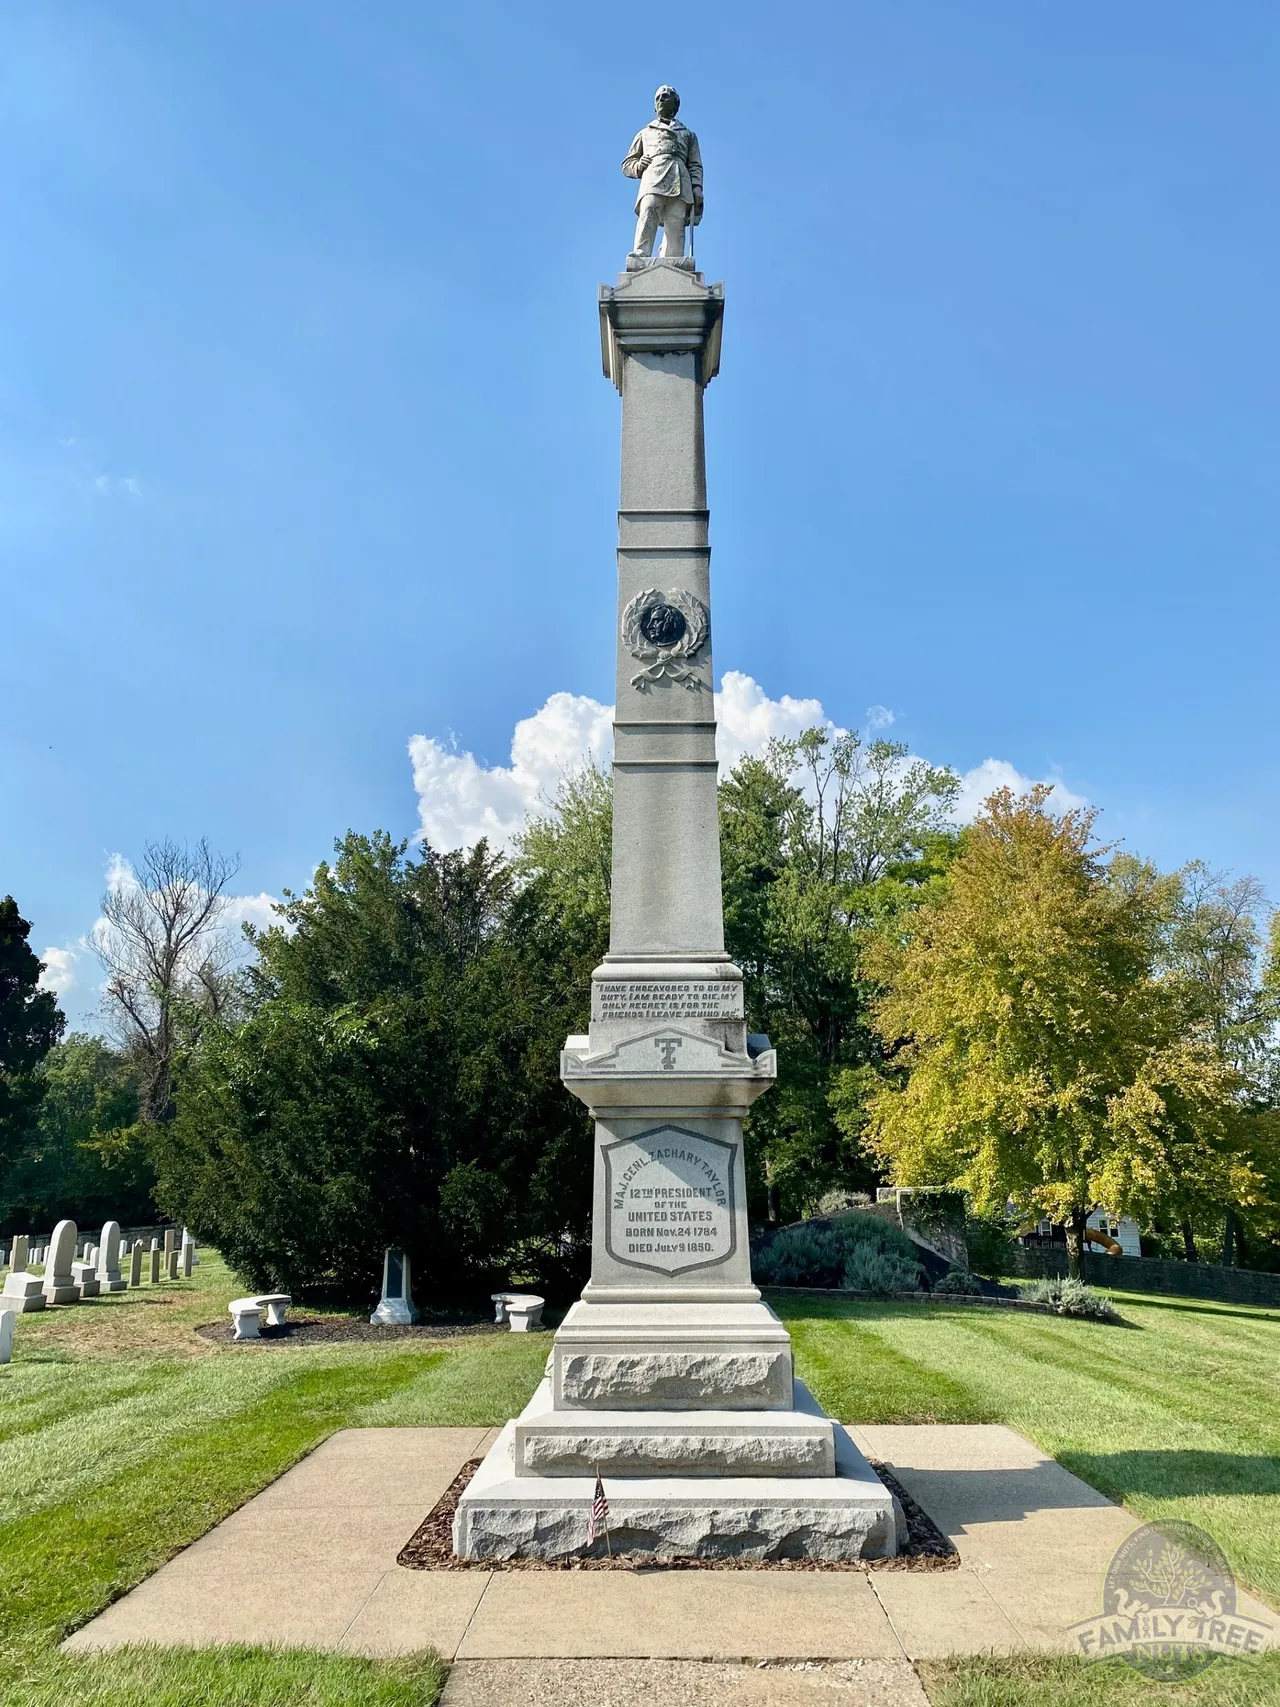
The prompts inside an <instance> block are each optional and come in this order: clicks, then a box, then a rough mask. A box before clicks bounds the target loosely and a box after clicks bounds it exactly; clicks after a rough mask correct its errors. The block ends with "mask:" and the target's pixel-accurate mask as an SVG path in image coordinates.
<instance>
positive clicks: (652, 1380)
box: [454, 89, 900, 1558]
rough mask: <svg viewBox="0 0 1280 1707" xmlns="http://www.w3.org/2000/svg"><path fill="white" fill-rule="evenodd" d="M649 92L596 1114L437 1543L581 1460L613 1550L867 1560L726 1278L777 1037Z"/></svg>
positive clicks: (839, 1452) (843, 1496) (881, 1537)
mask: <svg viewBox="0 0 1280 1707" xmlns="http://www.w3.org/2000/svg"><path fill="white" fill-rule="evenodd" d="M673 102H674V105H673ZM655 104H656V105H657V108H658V116H657V118H656V120H655V121H654V123H653V124H651V125H649V126H647V127H646V128H645V129H644V130H643V131H641V133H640V134H639V135H638V136H637V138H636V141H635V143H634V144H633V146H632V152H631V154H629V155H628V157H627V160H626V161H624V163H623V170H624V171H625V172H628V175H630V176H638V177H639V178H640V195H639V198H638V200H637V204H636V211H637V214H638V215H639V219H640V227H639V231H638V233H637V247H636V250H635V251H633V253H632V254H631V255H630V256H628V258H627V268H626V271H625V272H624V273H623V274H622V275H621V276H620V277H619V279H618V282H617V284H616V285H615V286H612V287H610V286H602V287H601V289H600V332H601V342H602V350H603V357H604V370H605V373H606V374H607V375H608V377H609V378H610V379H612V380H613V382H614V384H615V385H616V386H617V388H618V390H619V392H620V393H621V395H622V490H621V503H620V507H619V511H618V621H617V707H616V711H615V718H614V764H613V890H612V924H611V932H610V946H609V952H608V954H607V955H606V957H605V960H604V963H603V964H602V965H601V966H599V967H598V968H597V969H596V971H595V973H594V974H593V977H592V990H591V1026H590V1032H589V1034H588V1035H587V1036H585V1037H571V1038H569V1040H568V1042H567V1044H566V1045H565V1049H564V1053H563V1055H562V1057H561V1076H562V1078H563V1080H564V1083H565V1086H566V1088H567V1089H568V1090H569V1091H571V1092H572V1093H573V1095H574V1096H577V1097H580V1098H581V1099H582V1101H583V1102H584V1103H586V1105H587V1107H588V1108H589V1109H590V1111H591V1114H592V1116H593V1118H594V1120H595V1129H596V1139H595V1192H594V1204H593V1221H592V1260H591V1279H590V1281H589V1282H588V1284H587V1286H586V1289H585V1290H584V1292H583V1295H582V1298H581V1300H580V1301H579V1302H578V1303H577V1304H575V1305H574V1306H573V1308H572V1309H571V1310H570V1311H569V1313H568V1315H567V1316H566V1317H565V1320H564V1322H563V1324H562V1325H561V1327H560V1328H559V1330H558V1331H557V1333H556V1335H555V1339H554V1343H553V1346H552V1351H551V1356H550V1358H549V1359H548V1367H547V1379H546V1380H545V1381H544V1382H543V1384H542V1386H541V1387H540V1388H539V1390H538V1392H537V1393H536V1394H535V1395H534V1398H533V1399H532V1400H531V1402H530V1404H529V1405H528V1407H527V1408H526V1409H525V1411H524V1412H523V1413H522V1415H521V1416H520V1417H518V1418H517V1419H516V1420H515V1421H514V1422H512V1423H509V1424H508V1425H507V1428H506V1429H505V1430H504V1431H503V1434H502V1436H501V1437H500V1439H499V1440H498V1441H497V1443H496V1444H495V1446H494V1447H493V1449H492V1451H491V1452H490V1454H489V1456H488V1458H487V1459H486V1460H485V1463H484V1464H483V1465H482V1467H481V1469H480V1470H479V1471H478V1472H477V1474H476V1476H475V1478H474V1480H473V1481H472V1483H471V1485H470V1487H469V1488H468V1489H467V1490H466V1492H465V1493H464V1495H463V1497H462V1499H461V1501H460V1503H459V1507H458V1513H457V1518H456V1520H455V1525H454V1544H455V1547H456V1549H457V1551H458V1552H459V1553H462V1554H464V1555H466V1556H468V1557H475V1558H486V1557H488V1558H498V1557H509V1556H518V1555H534V1556H539V1557H561V1556H564V1555H566V1554H569V1553H573V1552H575V1551H579V1550H581V1549H582V1548H583V1547H584V1545H585V1542H586V1533H587V1521H588V1517H589V1513H590V1507H591V1500H592V1494H593V1492H594V1486H595V1475H596V1473H597V1470H598V1471H599V1473H600V1475H601V1476H602V1477H604V1478H605V1482H606V1490H607V1495H608V1500H609V1506H610V1513H611V1516H610V1527H611V1537H610V1538H611V1544H612V1547H613V1550H614V1552H615V1553H616V1552H619V1551H633V1552H634V1551H643V1552H653V1553H658V1554H665V1555H689V1554H692V1555H697V1556H713V1555H729V1554H737V1555H750V1556H756V1557H779V1556H785V1557H797V1556H808V1555H812V1556H814V1557H821V1558H847V1557H861V1556H873V1555H878V1554H884V1553H892V1552H894V1551H896V1548H897V1535H898V1524H899V1521H900V1518H899V1515H898V1514H897V1513H896V1512H895V1508H894V1505H893V1501H892V1499H891V1496H890V1495H889V1493H888V1492H887V1490H886V1489H885V1488H884V1486H883V1484H882V1483H881V1482H880V1481H879V1479H878V1478H877V1477H876V1476H875V1475H874V1473H873V1472H872V1471H871V1469H870V1467H869V1466H868V1465H867V1463H866V1461H865V1459H863V1458H862V1455H861V1454H860V1453H859V1452H858V1450H857V1448H856V1447H855V1446H854V1444H853V1442H852V1440H851V1439H850V1438H849V1436H848V1435H847V1433H846V1432H845V1430H844V1429H842V1428H841V1427H840V1426H839V1425H838V1424H836V1423H833V1422H832V1420H831V1419H830V1418H829V1417H827V1416H825V1415H824V1414H823V1412H822V1411H821V1409H820V1408H819V1407H818V1406H817V1405H816V1404H815V1403H814V1401H813V1400H812V1398H811V1397H810V1396H809V1394H808V1393H807V1392H806V1391H805V1390H804V1388H803V1386H802V1385H801V1383H799V1382H798V1381H796V1380H795V1378H794V1376H793V1372H792V1357H791V1341H790V1337H789V1335H788V1334H787V1331H786V1329H785V1328H784V1327H783V1325H782V1323H781V1322H780V1321H779V1320H778V1318H777V1316H776V1315H775V1314H774V1312H773V1311H772V1310H771V1309H770V1308H769V1307H768V1305H766V1304H765V1303H764V1302H763V1301H762V1300H761V1298H760V1293H759V1291H758V1290H757V1288H756V1287H754V1286H753V1285H752V1283H751V1263H750V1250H749V1245H748V1229H747V1205H746V1179H745V1172H744V1168H743V1139H742V1122H743V1118H744V1116H745V1115H746V1113H747V1111H748V1109H749V1108H750V1106H751V1104H752V1103H753V1102H754V1101H755V1099H756V1098H757V1097H758V1096H760V1095H761V1094H762V1093H763V1092H765V1091H767V1090H768V1089H769V1087H770V1085H771V1084H772V1083H773V1079H774V1074H775V1057H774V1053H773V1050H772V1049H771V1048H770V1045H769V1040H768V1038H766V1037H756V1036H749V1035H748V1033H747V1029H746V1021H745V1017H744V1012H743V989H742V973H741V971H740V970H739V969H738V967H736V966H735V965H733V963H732V962H731V961H730V959H729V956H728V955H727V954H726V952H725V948H724V922H723V911H722V904H721V891H720V834H719V824H718V817H717V795H716V784H717V773H716V753H715V710H714V695H713V691H712V669H711V616H710V604H711V585H710V555H711V551H710V544H709V538H708V514H707V494H706V463H705V455H704V442H703V407H702V406H703V394H704V392H705V390H706V387H707V386H708V385H709V384H710V382H711V380H712V379H713V378H714V377H715V375H716V373H717V371H718V369H719V363H720V335H721V325H722V320H723V315H724V290H723V287H722V286H721V285H718V284H714V285H708V284H707V283H706V281H705V279H704V278H703V275H702V274H701V273H699V272H697V271H696V270H695V267H694V262H693V259H692V257H686V256H685V255H684V254H683V253H682V252H680V251H682V249H683V236H684V229H685V227H686V226H688V225H689V224H690V223H691V218H696V216H697V215H698V214H699V213H700V211H701V190H702V172H701V159H700V157H699V156H698V152H697V139H696V138H695V137H694V136H693V134H692V132H690V131H688V130H687V129H686V128H685V127H684V126H683V125H681V124H680V123H679V121H678V120H676V118H675V105H678V100H676V98H675V92H674V90H670V89H661V90H659V91H658V96H657V98H656V103H655ZM633 167H634V168H636V169H631V168H633ZM655 186H656V187H655ZM694 192H696V193H694ZM655 204H656V205H655ZM658 224H662V225H663V228H664V231H665V236H664V240H663V253H662V254H661V255H660V256H658V257H657V258H656V259H655V258H651V256H650V254H649V253H648V250H649V248H650V247H651V246H652V242H653V238H654V235H655V232H656V227H657V225H658ZM673 231H677V232H678V233H679V240H680V249H679V250H677V251H676V252H670V253H669V252H668V249H669V247H670V248H672V249H674V247H675V246H674V242H673Z"/></svg>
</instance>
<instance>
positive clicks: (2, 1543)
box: [0, 1255, 546, 1707]
mask: <svg viewBox="0 0 1280 1707" xmlns="http://www.w3.org/2000/svg"><path fill="white" fill-rule="evenodd" d="M243 1290H244V1288H243V1286H241V1285H239V1284H238V1283H237V1282H236V1280H235V1278H234V1277H233V1276H232V1275H231V1274H230V1273H229V1271H228V1270H227V1269H226V1268H225V1266H224V1265H223V1264H222V1263H221V1262H220V1261H219V1260H218V1259H217V1257H215V1256H208V1255H207V1256H205V1258H204V1259H203V1260H202V1262H201V1264H200V1266H199V1268H198V1269H197V1270H196V1273H195V1275H194V1276H193V1278H192V1279H191V1280H190V1281H178V1282H169V1283H165V1284H163V1285H161V1286H159V1287H156V1288H154V1289H152V1288H148V1287H144V1288H142V1289H140V1290H139V1291H138V1292H136V1293H122V1294H119V1295H117V1296H116V1297H113V1298H102V1299H94V1300H91V1301H89V1302H86V1303H84V1304H80V1305H77V1306H76V1307H75V1308H73V1309H64V1310H57V1311H54V1310H48V1311H45V1312H44V1313H43V1314H40V1315H35V1316H28V1317H23V1318H21V1319H20V1320H19V1323H18V1338H17V1344H16V1348H15V1354H14V1361H13V1363H11V1364H9V1365H8V1366H7V1367H4V1368H0V1703H3V1707H55V1704H56V1707H63V1704H64V1703H68V1702H74V1703H76V1707H108V1704H111V1707H133V1704H134V1703H138V1704H139V1707H141V1704H142V1703H146V1704H147V1707H152V1704H165V1707H167V1704H168V1703H173V1707H223V1704H224V1703H225V1704H226V1707H232V1704H235V1707H242V1704H243V1707H284V1704H285V1703H295V1702H306V1703H308V1707H375V1704H376V1707H410V1704H412V1707H429V1704H430V1703H431V1702H433V1701H435V1699H436V1698H437V1696H438V1695H439V1692H440V1689H441V1687H442V1684H443V1679H444V1672H443V1668H442V1667H441V1666H440V1664H439V1662H438V1660H436V1659H435V1657H434V1656H431V1655H426V1656H424V1657H422V1658H420V1659H413V1660H404V1661H398V1662H390V1663H374V1662H371V1661H364V1660H359V1659H349V1658H337V1657H335V1656H332V1655H325V1654H312V1653H307V1652H281V1653H273V1652H271V1651H268V1650H263V1649H245V1650H231V1649H209V1650H205V1651H203V1652H197V1653H192V1652H188V1651H185V1650H182V1649H166V1650H149V1651H148V1650H135V1651H133V1652H128V1651H124V1652H121V1653H119V1654H114V1655H107V1656H103V1657H101V1658H94V1657H87V1656H85V1657H80V1656H77V1657H75V1658H73V1657H71V1656H63V1655H61V1654H60V1653H59V1652H58V1643H59V1642H60V1641H61V1640H62V1639H63V1637H64V1636H66V1635H67V1634H68V1633H69V1632H70V1631H71V1630H73V1629H75V1628H77V1627H78V1626H79V1625H81V1624H84V1623H85V1622H87V1620H88V1619H89V1618H91V1617H92V1616H93V1615H94V1614H95V1613H97V1612H98V1611H100V1610H101V1609H102V1608H103V1607H104V1606H106V1605H108V1604H109V1603H110V1602H111V1601H112V1600H114V1599H116V1598H118V1597H119V1595H121V1594H122V1593H124V1592H126V1591H127V1590H128V1589H129V1588H131V1587H133V1586H134V1585H135V1584H136V1583H138V1582H141V1581H142V1579H143V1578H144V1577H146V1576H148V1575H149V1574H150V1573H151V1572H152V1571H154V1570H155V1569H156V1568H157V1566H159V1565H161V1564H163V1563H164V1561H165V1560H166V1559H168V1558H171V1557H172V1556H173V1554H174V1553H176V1552H177V1551H178V1550H179V1549H180V1548H182V1547H184V1546H186V1545H187V1544H188V1543H189V1542H191V1541H193V1540H194V1539H195V1538H196V1537H197V1536H198V1535H201V1534H203V1533H204V1532H205V1531H206V1530H207V1529H209V1528H211V1527H212V1525H213V1524H215V1523H217V1522H218V1521H219V1520H220V1519H221V1518H223V1517H225V1516H226V1515H227V1513H228V1512H231V1511H233V1510H235V1508H236V1507H237V1506H239V1505H242V1504H243V1503H244V1501H245V1500H246V1499H247V1498H249V1497H250V1496H251V1495H252V1494H254V1493H256V1492H257V1491H258V1490H259V1489H261V1488H263V1487H265V1486H266V1485H267V1484H268V1483H269V1482H271V1481H273V1480H274V1479H275V1478H276V1477H277V1476H279V1475H280V1474H281V1472H282V1471H284V1470H285V1469H287V1468H288V1467H289V1465H290V1464H293V1463H295V1462H296V1461H297V1459H299V1458H300V1457H302V1456H303V1454H304V1453H306V1452H309V1451H310V1450H311V1449H312V1448H313V1447H315V1446H316V1445H318V1444H319V1442H320V1441H322V1440H323V1439H325V1438H326V1436H328V1435H330V1434H332V1433H333V1432H334V1431H335V1430H336V1429H339V1428H349V1427H360V1426H362V1425H367V1426H382V1427H386V1426H392V1425H396V1424H408V1425H417V1424H442V1425H443V1424H472V1423H474V1424H481V1425H486V1426H487V1425H488V1424H489V1423H490V1422H491V1421H505V1419H506V1418H507V1417H508V1416H510V1415H511V1414H512V1412H513V1411H514V1410H518V1409H520V1407H521V1406H522V1405H523V1404H524V1403H525V1400H526V1399H527V1398H528V1396H529V1394H530V1393H531V1392H532V1391H533V1388H534V1386H535V1385H536V1383H537V1380H538V1377H539V1375H540V1374H541V1369H542V1363H543V1361H544V1359H545V1357H546V1342H545V1341H540V1340H539V1339H538V1338H536V1337H535V1338H532V1339H525V1338H523V1337H521V1336H516V1335H511V1336H505V1335H504V1336H502V1337H497V1336H490V1337H488V1338H485V1339H474V1340H471V1339H463V1340H451V1341H447V1342H441V1345H443V1346H447V1348H448V1349H447V1350H442V1349H437V1348H436V1347H434V1346H430V1345H429V1344H426V1343H425V1342H419V1344H421V1347H422V1348H421V1349H419V1344H413V1343H411V1344H409V1345H406V1342H404V1341H399V1342H392V1343H391V1344H389V1345H388V1346H387V1347H385V1348H383V1347H380V1346H368V1345H348V1346H342V1345H335V1346H332V1347H311V1348H306V1349H303V1348H298V1349H296V1350H294V1349H289V1348H284V1347H280V1348H273V1349H272V1350H270V1351H254V1350H251V1349H246V1350H236V1351H231V1350H218V1349H216V1348H215V1347H214V1346H212V1345H211V1344H210V1343H209V1342H208V1341H205V1340H202V1339H200V1338H199V1337H198V1336H197V1335H195V1334H194V1333H193V1332H192V1329H193V1328H194V1327H195V1325H196V1324H197V1323H199V1322H207V1321H212V1320H215V1319H217V1318H219V1317H220V1316H224V1315H225V1308H226V1301H227V1299H228V1298H231V1297H234V1296H235V1295H236V1293H237V1292H241V1291H243Z"/></svg>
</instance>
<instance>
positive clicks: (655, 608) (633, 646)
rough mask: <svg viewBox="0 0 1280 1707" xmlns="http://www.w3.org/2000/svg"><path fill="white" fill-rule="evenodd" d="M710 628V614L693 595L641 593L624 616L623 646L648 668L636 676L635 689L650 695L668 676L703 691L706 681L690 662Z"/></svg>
mask: <svg viewBox="0 0 1280 1707" xmlns="http://www.w3.org/2000/svg"><path fill="white" fill-rule="evenodd" d="M710 627H711V613H710V611H708V609H707V607H706V605H704V604H703V602H702V600H701V599H695V598H694V596H693V594H692V593H686V592H683V591H682V590H681V589H680V588H678V587H673V588H672V589H671V590H670V592H666V593H664V592H661V591H660V590H659V589H658V588H657V587H647V588H646V589H645V591H644V592H642V593H637V594H636V596H635V598H634V599H632V601H631V603H630V604H629V605H628V606H627V608H626V609H625V610H624V611H623V613H622V643H623V645H624V646H626V647H627V648H628V649H629V650H630V653H631V656H632V657H633V658H638V659H639V660H640V662H641V663H642V664H644V666H645V668H644V669H643V670H641V671H639V673H638V674H636V675H634V676H632V678H631V685H632V687H633V688H637V689H638V690H639V691H640V692H641V693H648V691H649V689H650V687H651V686H652V684H653V683H654V682H660V681H661V680H662V678H663V677H664V676H666V677H667V678H668V679H669V680H671V681H673V682H683V684H684V685H685V687H687V688H692V689H693V690H694V691H695V692H697V691H700V690H701V688H702V685H703V684H702V679H701V677H700V676H699V675H698V673H697V672H696V670H694V669H693V668H691V666H690V663H689V662H688V660H690V659H692V658H693V657H694V656H695V655H696V653H697V652H698V650H699V648H700V647H701V646H702V645H703V644H704V642H705V641H706V638H707V634H708V632H709V630H710Z"/></svg>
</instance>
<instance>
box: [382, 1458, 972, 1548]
mask: <svg viewBox="0 0 1280 1707" xmlns="http://www.w3.org/2000/svg"><path fill="white" fill-rule="evenodd" d="M482 1462H483V1460H482V1459H479V1458H473V1459H471V1461H470V1462H469V1463H467V1464H464V1465H463V1466H462V1468H461V1470H459V1472H458V1474H457V1475H456V1476H455V1477H454V1479H453V1481H452V1482H451V1483H450V1484H449V1486H448V1488H447V1489H446V1490H445V1492H444V1494H443V1495H442V1497H441V1499H440V1502H439V1504H438V1505H437V1506H436V1507H435V1508H434V1510H433V1511H432V1512H431V1513H430V1514H429V1515H428V1517H427V1518H426V1519H425V1521H424V1522H423V1523H422V1524H421V1525H420V1527H419V1528H418V1530H417V1531H416V1532H415V1534H414V1535H413V1537H412V1539H411V1540H409V1541H407V1542H406V1543H405V1545H404V1547H402V1548H401V1550H400V1553H399V1555H398V1557H397V1559H396V1563H397V1564H398V1565H405V1566H407V1567H408V1569H409V1570H411V1571H641V1572H645V1573H649V1572H654V1571H955V1570H958V1569H959V1568H960V1555H959V1553H958V1552H957V1551H956V1549H955V1547H954V1546H953V1545H952V1543H951V1542H950V1541H949V1540H948V1539H947V1537H946V1536H945V1535H944V1534H943V1533H942V1531H941V1530H940V1529H939V1528H938V1526H937V1524H936V1523H935V1522H934V1521H933V1519H932V1518H931V1517H930V1516H929V1514H928V1512H926V1511H924V1510H923V1509H922V1507H921V1506H920V1505H919V1504H918V1503H917V1502H916V1501H915V1500H913V1499H912V1497H911V1495H910V1494H909V1493H908V1492H907V1490H906V1489H905V1488H904V1487H903V1485H902V1483H901V1482H900V1481H898V1479H897V1477H896V1476H894V1475H893V1474H892V1472H891V1471H889V1470H887V1469H886V1468H885V1466H884V1465H883V1464H881V1463H878V1462H877V1461H876V1460H875V1459H874V1458H873V1459H871V1460H869V1462H870V1464H871V1467H872V1469H873V1470H874V1471H875V1472H876V1474H877V1475H878V1476H879V1478H880V1480H881V1481H882V1482H883V1483H884V1485H885V1487H886V1488H888V1489H889V1492H890V1493H893V1494H897V1496H898V1498H899V1500H900V1501H901V1502H902V1510H903V1513H904V1514H905V1516H906V1519H907V1545H906V1547H905V1548H904V1549H903V1551H902V1552H901V1553H899V1554H897V1555H896V1557H894V1558H892V1559H851V1560H847V1561H846V1560H840V1561H834V1560H827V1559H660V1558H657V1557H655V1556H654V1555H653V1554H652V1553H628V1554H619V1555H618V1556H617V1557H616V1558H610V1557H609V1555H608V1553H607V1552H606V1550H605V1543H604V1542H603V1541H597V1542H596V1544H595V1549H594V1550H593V1551H592V1553H590V1554H578V1553H575V1554H574V1555H573V1556H572V1557H571V1558H568V1559H459V1558H458V1557H457V1556H456V1555H455V1553H454V1551H453V1514H454V1512H455V1511H456V1510H457V1505H458V1500H459V1498H460V1497H461V1494H462V1491H463V1489H464V1488H465V1487H466V1486H467V1484H468V1482H470V1480H471V1478H472V1477H473V1476H474V1475H475V1473H476V1471H477V1470H478V1469H479V1468H480V1465H481V1463H482Z"/></svg>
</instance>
